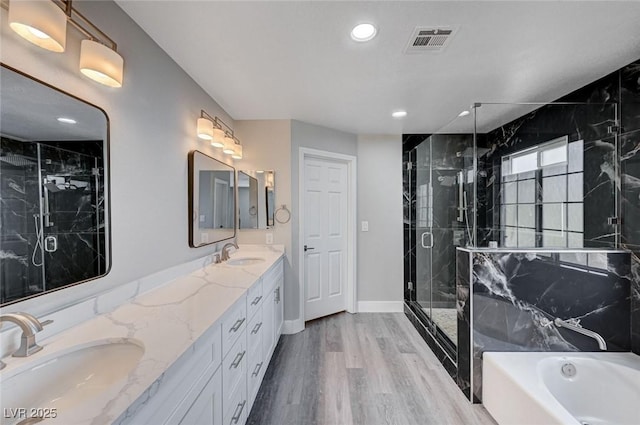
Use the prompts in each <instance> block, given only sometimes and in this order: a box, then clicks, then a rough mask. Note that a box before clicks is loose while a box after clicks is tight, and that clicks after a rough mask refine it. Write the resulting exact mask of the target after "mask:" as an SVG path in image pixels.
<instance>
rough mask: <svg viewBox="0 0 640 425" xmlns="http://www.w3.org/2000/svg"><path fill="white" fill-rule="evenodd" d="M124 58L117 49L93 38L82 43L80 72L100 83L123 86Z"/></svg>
mask: <svg viewBox="0 0 640 425" xmlns="http://www.w3.org/2000/svg"><path fill="white" fill-rule="evenodd" d="M123 67H124V60H123V59H122V56H120V55H119V54H118V53H117V52H116V51H114V50H112V49H110V48H109V47H107V46H105V45H104V44H100V43H98V42H96V41H93V40H82V43H81V44H80V72H82V73H83V74H84V75H86V76H87V77H89V78H91V79H92V80H94V81H97V82H98V83H100V84H104V85H105V86H109V87H122V74H123Z"/></svg>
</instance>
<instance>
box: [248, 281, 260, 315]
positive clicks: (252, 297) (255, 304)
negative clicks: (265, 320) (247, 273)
mask: <svg viewBox="0 0 640 425" xmlns="http://www.w3.org/2000/svg"><path fill="white" fill-rule="evenodd" d="M262 298H263V297H262V279H260V280H259V281H258V282H257V283H256V284H255V285H253V286H252V287H251V288H250V289H249V291H248V292H247V317H248V318H252V317H253V315H254V314H256V312H257V311H258V309H259V308H260V305H261V304H262Z"/></svg>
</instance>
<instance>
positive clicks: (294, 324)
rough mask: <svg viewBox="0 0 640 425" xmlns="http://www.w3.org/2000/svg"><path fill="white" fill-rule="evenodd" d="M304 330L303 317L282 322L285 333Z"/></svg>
mask: <svg viewBox="0 0 640 425" xmlns="http://www.w3.org/2000/svg"><path fill="white" fill-rule="evenodd" d="M303 330H304V320H303V319H295V320H285V321H284V323H282V334H283V335H292V334H297V333H298V332H302V331H303Z"/></svg>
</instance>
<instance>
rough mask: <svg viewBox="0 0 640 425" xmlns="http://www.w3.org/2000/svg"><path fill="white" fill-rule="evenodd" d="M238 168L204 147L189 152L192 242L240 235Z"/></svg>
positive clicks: (192, 245)
mask: <svg viewBox="0 0 640 425" xmlns="http://www.w3.org/2000/svg"><path fill="white" fill-rule="evenodd" d="M235 183H236V182H235V168H233V167H232V166H230V165H227V164H225V163H224V162H220V161H218V160H217V159H215V158H212V157H210V156H208V155H206V154H204V153H202V152H200V151H192V152H190V153H189V217H190V218H191V219H190V220H189V246H191V247H192V248H198V247H200V246H204V245H209V244H212V243H216V242H220V241H223V240H226V239H231V238H233V237H235V235H236V229H235V219H236V217H235V214H234V212H235V210H236V203H235V196H234V191H235Z"/></svg>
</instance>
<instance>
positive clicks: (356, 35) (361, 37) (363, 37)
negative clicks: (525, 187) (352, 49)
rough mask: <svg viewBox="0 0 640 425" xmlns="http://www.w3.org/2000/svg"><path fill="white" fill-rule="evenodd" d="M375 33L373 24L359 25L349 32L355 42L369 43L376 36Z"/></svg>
mask: <svg viewBox="0 0 640 425" xmlns="http://www.w3.org/2000/svg"><path fill="white" fill-rule="evenodd" d="M377 32H378V30H376V27H375V26H373V24H359V25H356V26H355V27H353V29H352V30H351V38H352V39H354V40H355V41H369V40H371V39H372V38H373V37H375V36H376V33H377Z"/></svg>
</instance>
